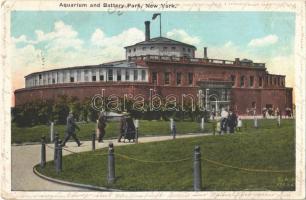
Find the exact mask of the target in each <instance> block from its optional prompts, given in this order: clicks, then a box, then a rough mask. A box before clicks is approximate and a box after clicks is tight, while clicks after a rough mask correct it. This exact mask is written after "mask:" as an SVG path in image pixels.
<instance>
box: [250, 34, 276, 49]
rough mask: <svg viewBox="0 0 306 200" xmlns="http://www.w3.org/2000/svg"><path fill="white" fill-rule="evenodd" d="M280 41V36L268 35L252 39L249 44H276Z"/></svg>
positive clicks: (262, 45) (261, 45) (256, 45)
mask: <svg viewBox="0 0 306 200" xmlns="http://www.w3.org/2000/svg"><path fill="white" fill-rule="evenodd" d="M277 42H278V36H277V35H267V36H265V37H262V38H256V39H252V40H251V41H250V42H249V44H248V46H250V47H264V46H269V45H272V44H275V43H277Z"/></svg>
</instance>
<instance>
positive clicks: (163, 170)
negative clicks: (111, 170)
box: [37, 120, 295, 191]
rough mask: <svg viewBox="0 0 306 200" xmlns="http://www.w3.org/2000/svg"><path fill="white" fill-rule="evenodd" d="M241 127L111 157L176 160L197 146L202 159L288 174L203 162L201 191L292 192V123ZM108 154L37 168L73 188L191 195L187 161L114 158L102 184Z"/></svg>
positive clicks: (189, 154)
mask: <svg viewBox="0 0 306 200" xmlns="http://www.w3.org/2000/svg"><path fill="white" fill-rule="evenodd" d="M251 123H252V122H251V121H248V123H246V125H247V126H246V127H244V129H243V131H242V132H240V133H238V134H234V135H224V136H203V137H197V138H188V139H176V140H170V141H163V142H153V143H143V144H137V145H128V146H121V147H115V153H117V154H124V155H127V156H130V157H132V158H136V159H139V160H155V161H164V160H177V159H181V158H186V157H190V158H192V155H193V149H194V147H195V146H196V145H199V146H200V147H201V152H202V157H203V158H207V159H211V160H214V161H218V162H221V163H224V164H227V165H232V166H235V167H241V168H251V169H269V170H292V172H290V173H265V172H247V171H242V170H237V169H231V168H228V167H221V166H217V165H215V164H211V163H209V162H207V161H205V160H202V182H203V188H202V190H205V191H215V190H217V191H222V190H230V191H231V190H233V191H237V190H281V191H285V190H294V189H295V172H294V169H295V124H294V121H293V120H284V121H283V124H282V126H281V127H279V128H278V127H276V126H275V121H271V120H263V121H261V128H258V129H254V128H252V127H251ZM106 152H107V150H106V149H103V150H97V151H96V152H84V153H80V154H74V155H69V156H65V157H63V172H62V173H61V174H59V175H57V174H56V173H55V170H54V163H53V162H52V161H51V162H48V163H47V166H46V168H45V169H40V167H37V169H38V170H39V171H40V172H41V173H43V174H45V175H47V176H51V177H55V178H58V179H63V180H68V181H72V182H77V183H84V184H91V185H97V186H105V187H110V188H117V189H123V190H130V191H135V190H137V191H138V190H139V191H144V190H145V191H150V190H154V191H156V190H161V191H166V190H167V191H168V190H169V191H190V190H192V189H193V187H192V184H193V179H192V178H193V168H192V167H193V165H192V164H193V162H192V159H190V160H187V161H182V162H176V163H143V162H139V161H135V160H129V159H126V158H122V157H119V156H118V155H117V156H116V177H117V180H116V182H115V184H113V185H108V184H107V182H106V169H107V160H106V158H107V157H106V156H105V155H101V154H104V153H106Z"/></svg>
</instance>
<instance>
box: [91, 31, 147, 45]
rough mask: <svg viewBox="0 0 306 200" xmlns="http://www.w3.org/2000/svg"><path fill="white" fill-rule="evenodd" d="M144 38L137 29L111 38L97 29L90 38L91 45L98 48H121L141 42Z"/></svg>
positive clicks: (141, 32)
mask: <svg viewBox="0 0 306 200" xmlns="http://www.w3.org/2000/svg"><path fill="white" fill-rule="evenodd" d="M144 37H145V36H144V33H143V31H141V30H139V29H137V28H129V29H127V30H124V31H123V32H122V33H120V34H118V35H115V36H111V37H107V36H106V35H105V33H104V32H103V31H102V30H101V29H99V28H97V29H96V30H95V32H94V33H93V34H92V36H91V43H92V44H93V45H94V46H98V47H108V46H117V47H122V48H123V47H125V46H128V45H131V44H134V43H137V42H141V41H143V40H144Z"/></svg>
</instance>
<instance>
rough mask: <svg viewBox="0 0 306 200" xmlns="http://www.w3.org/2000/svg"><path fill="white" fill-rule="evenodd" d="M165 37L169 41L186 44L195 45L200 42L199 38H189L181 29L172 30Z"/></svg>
mask: <svg viewBox="0 0 306 200" xmlns="http://www.w3.org/2000/svg"><path fill="white" fill-rule="evenodd" d="M166 35H167V37H169V38H171V39H174V40H178V41H181V42H185V43H188V44H193V45H197V44H200V42H201V40H200V38H199V37H196V36H191V35H189V34H188V33H187V32H186V31H185V30H182V29H173V30H172V31H169V32H167V34H166Z"/></svg>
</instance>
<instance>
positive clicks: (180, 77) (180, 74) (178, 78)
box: [176, 72, 182, 85]
mask: <svg viewBox="0 0 306 200" xmlns="http://www.w3.org/2000/svg"><path fill="white" fill-rule="evenodd" d="M181 83H182V73H181V72H177V73H176V85H181Z"/></svg>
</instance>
